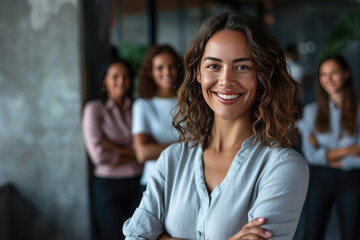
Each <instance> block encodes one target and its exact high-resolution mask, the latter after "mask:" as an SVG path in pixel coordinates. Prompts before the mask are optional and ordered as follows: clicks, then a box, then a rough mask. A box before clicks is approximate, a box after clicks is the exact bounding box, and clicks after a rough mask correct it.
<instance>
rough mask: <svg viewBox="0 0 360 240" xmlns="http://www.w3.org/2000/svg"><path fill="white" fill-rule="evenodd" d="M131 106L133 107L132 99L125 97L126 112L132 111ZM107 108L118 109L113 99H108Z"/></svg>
mask: <svg viewBox="0 0 360 240" xmlns="http://www.w3.org/2000/svg"><path fill="white" fill-rule="evenodd" d="M131 105H132V101H131V99H130V98H129V97H125V99H124V110H128V109H130V108H131ZM105 106H106V108H107V109H113V108H116V107H117V106H116V104H115V102H114V101H113V100H112V99H111V98H107V100H106V104H105Z"/></svg>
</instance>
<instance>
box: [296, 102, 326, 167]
mask: <svg viewBox="0 0 360 240" xmlns="http://www.w3.org/2000/svg"><path fill="white" fill-rule="evenodd" d="M315 117H316V105H315V104H310V105H308V106H306V107H305V108H304V113H303V119H301V121H300V123H299V124H298V125H297V126H298V128H299V130H300V133H301V141H302V152H303V154H304V156H305V158H306V160H307V161H308V162H309V163H310V164H311V165H317V166H327V161H326V152H327V151H328V149H326V148H325V147H324V146H319V147H314V146H313V145H312V144H311V143H310V142H309V141H308V137H309V136H310V135H313V136H314V137H315V130H314V124H315Z"/></svg>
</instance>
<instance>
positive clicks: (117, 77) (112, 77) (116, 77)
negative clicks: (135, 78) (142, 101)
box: [111, 74, 130, 80]
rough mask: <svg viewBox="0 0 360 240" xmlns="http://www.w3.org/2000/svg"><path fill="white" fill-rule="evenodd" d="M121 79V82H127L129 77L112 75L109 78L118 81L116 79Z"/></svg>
mask: <svg viewBox="0 0 360 240" xmlns="http://www.w3.org/2000/svg"><path fill="white" fill-rule="evenodd" d="M121 78H122V79H123V80H127V79H129V78H130V76H129V75H128V74H125V75H119V74H114V75H112V76H111V79H112V80H118V79H121Z"/></svg>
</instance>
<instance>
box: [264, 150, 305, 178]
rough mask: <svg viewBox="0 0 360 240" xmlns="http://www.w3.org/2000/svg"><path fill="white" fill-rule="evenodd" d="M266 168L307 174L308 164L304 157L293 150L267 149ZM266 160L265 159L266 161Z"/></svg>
mask: <svg viewBox="0 0 360 240" xmlns="http://www.w3.org/2000/svg"><path fill="white" fill-rule="evenodd" d="M265 152H266V153H267V154H266V156H267V157H266V161H267V163H266V166H267V167H266V168H267V169H268V171H272V170H273V169H274V168H283V169H284V170H285V171H290V172H292V171H298V172H299V173H304V174H307V173H308V171H309V169H308V168H309V167H308V163H307V161H306V159H305V158H304V156H303V155H302V154H300V153H299V152H298V151H296V150H295V149H293V148H284V147H277V148H269V147H266V150H265ZM264 160H265V159H264Z"/></svg>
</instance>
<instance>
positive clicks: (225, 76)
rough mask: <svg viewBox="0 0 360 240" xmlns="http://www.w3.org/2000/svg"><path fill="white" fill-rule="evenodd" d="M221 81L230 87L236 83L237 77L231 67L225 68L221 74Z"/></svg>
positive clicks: (222, 84)
mask: <svg viewBox="0 0 360 240" xmlns="http://www.w3.org/2000/svg"><path fill="white" fill-rule="evenodd" d="M219 83H220V85H221V86H223V87H230V86H233V85H235V79H234V75H233V71H232V69H231V68H224V71H223V72H222V74H221V76H220V79H219Z"/></svg>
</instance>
